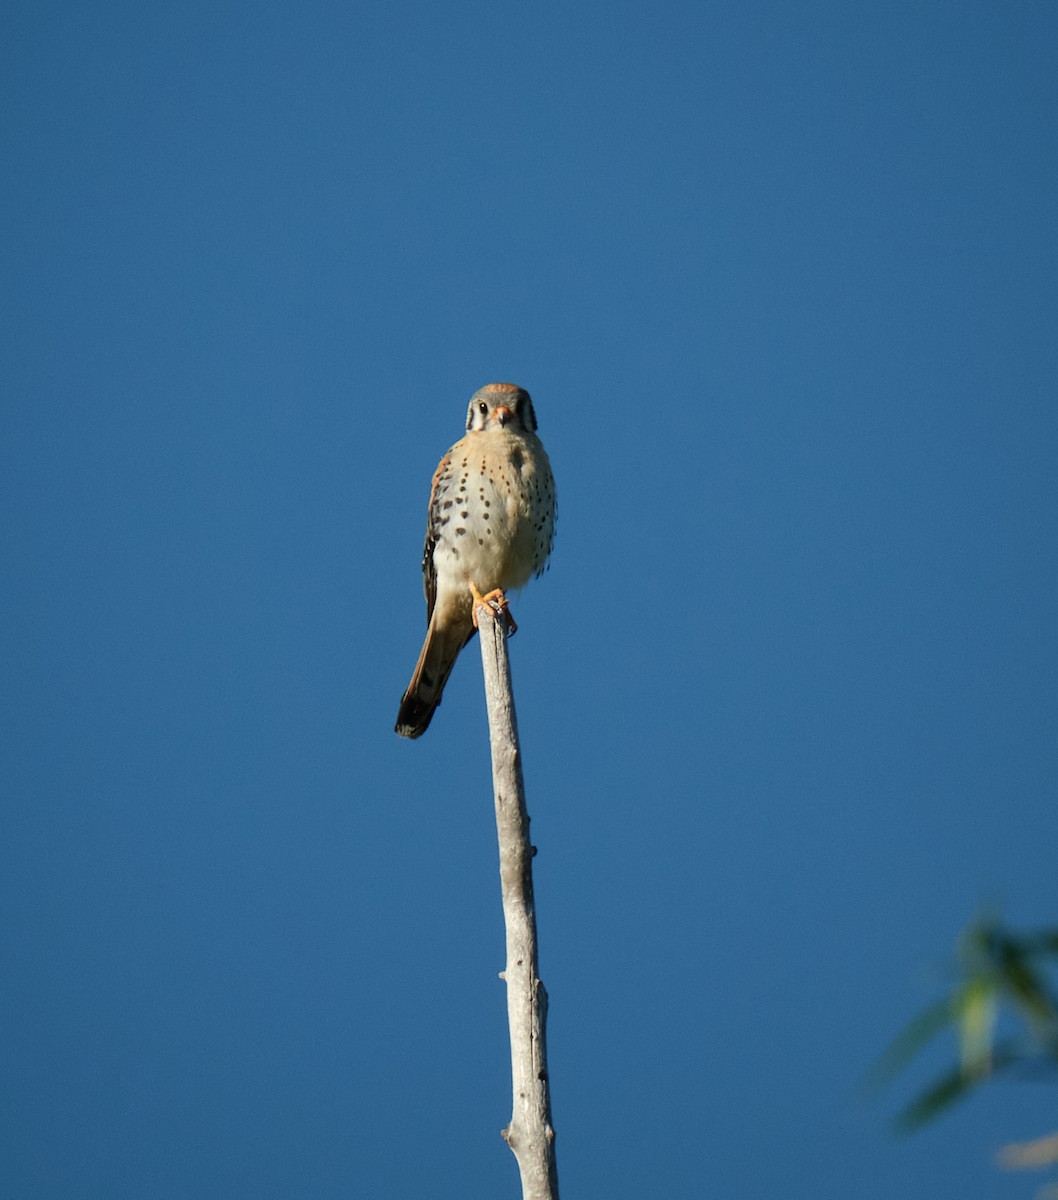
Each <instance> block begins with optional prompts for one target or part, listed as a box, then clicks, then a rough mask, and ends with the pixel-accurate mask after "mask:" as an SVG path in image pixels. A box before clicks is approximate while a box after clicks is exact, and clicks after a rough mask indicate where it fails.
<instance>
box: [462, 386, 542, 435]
mask: <svg viewBox="0 0 1058 1200" xmlns="http://www.w3.org/2000/svg"><path fill="white" fill-rule="evenodd" d="M467 429H469V430H472V431H474V432H480V431H481V430H490V429H524V430H527V431H529V432H532V431H533V430H535V429H536V413H535V412H533V402H532V400H530V399H529V393H528V392H527V391H526V390H525V389H524V388H520V387H517V386H516V385H515V384H513V383H487V384H486V385H485V386H484V387H483V388H479V389H478V390H477V391H476V392H475V393H474V394H473V396H471V397H470V407H469V408H468V409H467Z"/></svg>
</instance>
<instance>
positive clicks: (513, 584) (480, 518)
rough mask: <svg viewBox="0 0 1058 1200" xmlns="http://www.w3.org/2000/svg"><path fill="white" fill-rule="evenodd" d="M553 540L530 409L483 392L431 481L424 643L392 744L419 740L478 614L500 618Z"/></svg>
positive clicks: (547, 472)
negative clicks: (483, 610)
mask: <svg viewBox="0 0 1058 1200" xmlns="http://www.w3.org/2000/svg"><path fill="white" fill-rule="evenodd" d="M554 536H555V481H554V478H553V477H552V475H551V464H550V463H549V462H548V460H547V454H546V453H545V452H544V447H543V446H542V445H541V443H540V439H539V438H538V437H537V436H536V414H535V413H534V411H533V402H532V400H531V399H530V398H529V393H528V392H527V391H525V390H524V389H522V388H520V387H516V386H515V385H514V384H513V383H490V384H488V385H487V386H485V387H483V388H481V389H480V390H479V391H476V392H475V393H474V395H473V396H471V398H470V407H469V408H468V410H467V432H466V436H465V437H464V438H462V439H461V440H460V441H458V442H456V444H455V445H454V446H453V447H452V449H451V450H449V451H448V453H447V454H446V455H445V456H444V458H442V459H441V463H440V465H439V466H438V468H437V471H436V472H435V474H434V477H433V486H432V488H431V491H430V508H429V513H428V515H427V520H426V546H425V549H424V550H423V556H422V573H423V583H424V587H425V591H426V620H427V630H426V641H425V642H424V643H423V647H422V652H421V653H420V655H419V661H418V662H417V663H416V664H415V672H414V674H413V675H412V677H411V683H409V684H408V690H407V691H406V692H405V693H404V696H403V698H402V699H401V702H400V711H399V712H398V714H397V725H396V730H397V733H399V734H400V735H401V737H408V738H416V737H419V735H420V734H422V733H424V732H425V731H426V727H427V726H428V725H429V724H430V719H431V717H433V714H434V709H436V708H437V706H438V704H440V703H441V693H442V692H443V691H444V686H445V683H446V682H447V681H448V676H449V675H450V674H451V672H452V667H453V666H454V665H455V661H456V658H457V657H458V655H459V652H460V650H462V649H463V647H464V646H465V645H466V644H467V642H469V641H470V639H471V638H472V637H473V636H474V630H475V627H476V624H477V622H476V618H475V616H474V612H475V609H476V608H477V607H478V605H479V604H481V603H483V602H494V603H495V604H496V605H498V606H499V607H501V608H502V609H503V610H504V611H506V608H507V599H506V595H505V593H506V592H508V591H510V590H512V589H514V588H520V587H523V586H524V585H525V584H526V583H528V582H529V580H530V579H531V578H532V576H534V575H539V574H540V573H541V572H542V571H543V570H544V567H545V566H546V564H547V557H548V555H549V554H550V553H551V544H552V542H553V541H554ZM511 625H512V627H513V628H516V627H515V626H513V621H511Z"/></svg>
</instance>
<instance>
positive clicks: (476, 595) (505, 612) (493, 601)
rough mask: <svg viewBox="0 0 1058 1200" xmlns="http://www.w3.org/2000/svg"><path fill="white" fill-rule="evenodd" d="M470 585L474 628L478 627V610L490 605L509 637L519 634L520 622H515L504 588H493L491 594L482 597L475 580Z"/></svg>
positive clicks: (470, 581)
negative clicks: (501, 621)
mask: <svg viewBox="0 0 1058 1200" xmlns="http://www.w3.org/2000/svg"><path fill="white" fill-rule="evenodd" d="M468 582H469V584H470V595H471V596H472V597H473V601H472V603H473V607H472V609H471V617H472V619H473V621H474V628H475V629H477V627H478V609H479V608H481V607H482V606H483V605H488V607H489V608H491V609H492V610H493V612H495V613H496V615H497V616H498V617H501V618H502V619H503V625H504V628H505V629H506V631H507V636H508V637H510V636H511V635H512V634H514V633H517V632H518V622H517V621H515V619H514V615H513V614H512V612H511V606H510V602H509V601H508V599H507V597H506V595H505V594H504V591H503V588H493V589H492V591H491V592H488V593H487V594H486V595H484V596H483V595H482V594H481V592H479V591H478V588H477V585H476V584H475V583H474V581H473V580H469V581H468Z"/></svg>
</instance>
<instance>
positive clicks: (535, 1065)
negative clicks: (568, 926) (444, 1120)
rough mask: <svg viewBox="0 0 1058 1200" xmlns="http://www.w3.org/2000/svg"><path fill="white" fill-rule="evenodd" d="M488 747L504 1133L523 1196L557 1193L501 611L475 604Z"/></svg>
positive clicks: (535, 1199)
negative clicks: (501, 996) (499, 920)
mask: <svg viewBox="0 0 1058 1200" xmlns="http://www.w3.org/2000/svg"><path fill="white" fill-rule="evenodd" d="M476 614H477V620H478V629H479V633H480V635H481V661H482V666H483V668H484V672H485V701H486V704H487V706H488V714H489V742H490V744H491V747H492V783H493V791H494V793H495V799H496V832H497V836H498V838H499V849H500V886H501V889H502V895H503V919H504V924H505V926H506V930H507V968H506V970H505V971H504V973H503V978H504V979H505V980H506V983H507V1021H508V1024H509V1026H510V1036H511V1078H512V1083H513V1085H514V1111H513V1113H512V1115H511V1123H510V1125H508V1127H507V1128H506V1129H504V1130H503V1131H502V1133H503V1137H504V1139H505V1140H506V1142H507V1145H508V1146H510V1148H511V1150H512V1151H513V1152H514V1156H515V1158H516V1159H517V1160H518V1169H519V1171H520V1172H521V1176H522V1200H558V1171H557V1168H556V1165H555V1131H554V1129H553V1128H552V1125H551V1097H550V1093H549V1089H548V1077H547V1045H546V1037H545V1030H546V1024H547V992H546V991H545V990H544V985H543V983H542V982H541V981H540V976H539V974H538V963H537V950H536V914H535V911H534V907H533V854H534V853H535V850H534V849H533V846H532V844H531V843H530V840H529V815H528V813H527V812H526V809H525V787H524V784H523V782H522V760H521V751H520V749H519V746H518V724H517V720H516V718H515V713H514V693H513V691H512V689H511V667H510V660H509V658H508V656H507V633H506V625H505V621H506V614H505V613H504V614H503V615H498V614H497V613H496V612H495V611H494V610H493V609H492V608H491V606H488V605H482V606H480V607H479V608H478V609H477V610H476Z"/></svg>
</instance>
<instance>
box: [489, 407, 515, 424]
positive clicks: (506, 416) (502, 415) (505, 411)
mask: <svg viewBox="0 0 1058 1200" xmlns="http://www.w3.org/2000/svg"><path fill="white" fill-rule="evenodd" d="M492 415H493V416H494V417H495V418H496V420H497V421H499V423H500V428H501V429H502V428H503V426H504V425H506V424H507V422H508V421H509V420H510V419H511V416H512V413H511V410H510V409H509V408H508V407H507V406H506V405H505V404H501V405H499V406H498V407H497V408H494V409H493V410H492Z"/></svg>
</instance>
